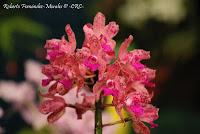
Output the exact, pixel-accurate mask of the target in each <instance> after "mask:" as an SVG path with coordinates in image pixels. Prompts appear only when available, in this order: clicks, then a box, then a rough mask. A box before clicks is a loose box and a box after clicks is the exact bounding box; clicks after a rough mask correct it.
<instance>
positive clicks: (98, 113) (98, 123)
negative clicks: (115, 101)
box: [94, 97, 102, 134]
mask: <svg viewBox="0 0 200 134" xmlns="http://www.w3.org/2000/svg"><path fill="white" fill-rule="evenodd" d="M101 107H102V99H101V97H100V99H99V101H98V102H96V103H95V129H94V134H102V109H101Z"/></svg>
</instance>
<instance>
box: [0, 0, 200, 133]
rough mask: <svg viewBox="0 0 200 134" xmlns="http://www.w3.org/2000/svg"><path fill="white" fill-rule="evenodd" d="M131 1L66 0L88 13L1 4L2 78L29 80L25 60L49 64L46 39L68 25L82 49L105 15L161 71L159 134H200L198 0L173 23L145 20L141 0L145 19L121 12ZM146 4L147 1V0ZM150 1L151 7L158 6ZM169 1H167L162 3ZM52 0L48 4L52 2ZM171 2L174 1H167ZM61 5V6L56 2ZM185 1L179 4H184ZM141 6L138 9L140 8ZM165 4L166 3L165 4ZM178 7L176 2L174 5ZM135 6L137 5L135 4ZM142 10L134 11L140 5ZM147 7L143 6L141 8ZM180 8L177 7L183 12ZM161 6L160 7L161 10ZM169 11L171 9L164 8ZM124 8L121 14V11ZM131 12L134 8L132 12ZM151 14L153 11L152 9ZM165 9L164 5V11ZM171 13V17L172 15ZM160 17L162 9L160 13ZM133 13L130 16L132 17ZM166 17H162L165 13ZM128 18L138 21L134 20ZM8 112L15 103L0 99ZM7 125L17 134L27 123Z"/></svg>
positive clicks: (14, 121)
mask: <svg viewBox="0 0 200 134" xmlns="http://www.w3.org/2000/svg"><path fill="white" fill-rule="evenodd" d="M128 1H130V0H101V1H98V0H93V1H88V0H76V1H75V0H67V1H64V0H60V1H59V2H60V3H81V4H83V5H84V8H83V9H79V10H77V9H10V10H6V9H3V7H2V5H3V3H11V2H12V3H27V4H30V3H39V2H40V3H41V4H42V3H43V1H42V0H40V1H39V0H32V1H29V0H27V1H25V0H15V1H14V0H13V1H12V0H8V1H6V0H3V1H2V0H1V9H0V65H1V66H0V79H1V80H14V81H17V82H20V81H24V80H25V78H24V66H23V65H24V62H25V61H26V60H27V59H34V60H37V61H39V62H41V63H46V60H45V51H44V49H43V46H44V44H45V40H46V39H51V38H60V37H61V36H62V35H64V34H65V32H64V27H65V25H66V24H67V23H69V24H70V25H71V26H72V29H73V30H74V32H75V34H76V39H77V41H78V47H79V48H80V47H81V43H82V42H83V39H84V33H83V31H82V27H83V25H84V24H85V23H87V22H92V20H93V17H94V16H95V14H96V13H97V12H98V11H100V12H102V13H104V14H105V16H106V18H107V22H108V21H111V20H114V21H116V22H117V23H118V24H119V26H120V31H119V33H118V35H117V36H116V37H115V40H116V41H117V42H118V44H120V42H122V41H123V40H124V39H125V38H126V37H128V35H129V34H132V35H134V38H135V40H134V41H135V43H134V45H135V48H141V49H145V50H149V51H151V59H150V60H148V61H145V63H146V64H148V65H149V66H151V67H152V68H154V69H156V70H157V76H156V80H155V81H156V84H157V86H156V88H155V97H154V99H153V102H152V103H153V104H154V105H156V106H157V107H159V108H160V111H159V115H160V117H159V119H158V120H157V121H156V123H158V124H159V127H158V128H155V129H152V133H155V134H165V133H166V134H188V133H190V134H198V133H200V129H199V120H200V114H199V113H200V99H199V94H200V89H199V83H200V78H199V77H200V64H199V59H200V44H199V42H200V38H199V35H200V33H199V32H200V21H199V16H200V14H199V9H200V8H199V1H198V0H174V1H179V2H180V1H181V2H180V3H181V4H182V6H183V9H182V11H180V12H181V13H183V14H184V17H182V18H181V19H177V18H180V16H179V15H180V14H177V16H176V15H175V17H174V16H173V17H174V18H175V19H174V20H173V17H171V18H170V17H168V19H164V20H163V19H162V17H161V18H159V16H155V15H149V16H148V15H147V14H144V15H146V16H147V17H146V18H145V16H142V14H141V10H142V11H143V8H144V7H143V6H141V5H139V4H138V2H137V1H138V0H133V1H132V5H133V8H132V12H133V14H137V13H138V14H141V16H140V15H139V16H140V17H139V18H141V17H143V20H142V19H139V20H138V18H137V17H135V18H134V17H132V16H131V14H128V13H127V11H125V9H126V8H124V9H121V8H122V7H123V6H125V5H126V4H127V3H128ZM142 1H144V2H145V3H146V2H147V1H145V0H142ZM151 1H154V2H155V1H159V0H150V1H148V4H146V6H147V7H152V4H153V2H152V3H151ZM162 1H163V0H162ZM51 2H52V1H49V0H47V1H45V3H51ZM165 2H166V3H168V2H173V0H169V1H168V0H165ZM52 3H58V2H52ZM180 3H179V4H180ZM137 4H138V5H137ZM164 4H165V3H164ZM173 5H174V4H173ZM130 6H131V5H130ZM135 6H136V7H137V8H136V9H134V7H135ZM140 6H141V7H140ZM178 6H179V5H177V7H176V6H175V9H177V10H178ZM158 7H159V6H158ZM164 7H165V5H164ZM120 9H121V10H120ZM127 10H128V9H127ZM146 10H147V12H150V11H148V10H150V9H146ZM160 10H162V7H161V9H160ZM170 10H173V9H170V8H169V9H168V10H167V12H166V14H167V13H169V14H167V15H168V16H170V15H171V12H170ZM157 12H158V13H160V12H161V11H159V10H157ZM126 15H127V17H126ZM161 16H162V15H161ZM124 18H133V19H132V21H130V20H129V21H128V20H126V19H124ZM0 104H1V106H2V107H3V109H7V108H8V107H9V104H7V103H6V102H4V101H3V100H2V99H1V101H0ZM0 121H1V126H2V127H3V128H5V129H6V130H7V129H10V127H11V126H12V130H9V131H10V133H17V132H18V131H20V130H21V129H23V127H25V126H27V124H26V123H25V122H24V121H23V119H21V118H20V115H18V113H16V114H14V115H13V116H12V117H11V118H9V120H5V119H4V118H2V119H1V120H0Z"/></svg>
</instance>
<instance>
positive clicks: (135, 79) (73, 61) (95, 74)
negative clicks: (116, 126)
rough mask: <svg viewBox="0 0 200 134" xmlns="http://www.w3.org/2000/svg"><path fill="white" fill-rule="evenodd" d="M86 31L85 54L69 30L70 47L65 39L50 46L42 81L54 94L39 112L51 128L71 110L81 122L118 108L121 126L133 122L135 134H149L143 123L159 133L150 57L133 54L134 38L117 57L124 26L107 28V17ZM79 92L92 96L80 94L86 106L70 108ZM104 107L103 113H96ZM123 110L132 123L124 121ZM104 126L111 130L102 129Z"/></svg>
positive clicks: (99, 15) (138, 51)
mask: <svg viewBox="0 0 200 134" xmlns="http://www.w3.org/2000/svg"><path fill="white" fill-rule="evenodd" d="M83 30H84V33H85V40H84V43H83V46H82V48H81V49H76V39H75V34H74V32H73V31H72V29H71V27H70V25H66V27H65V31H66V33H67V36H68V41H67V40H66V38H65V36H63V37H62V38H61V39H51V40H47V42H46V44H45V48H46V49H47V57H46V58H47V59H48V60H49V64H47V65H44V66H43V69H42V73H43V74H44V75H46V76H47V78H45V79H43V80H42V85H43V86H48V87H49V88H48V91H47V93H43V94H42V93H41V96H42V97H43V98H44V101H43V102H42V103H41V104H40V106H39V110H40V112H41V113H43V114H48V117H47V120H48V122H50V123H53V122H55V121H56V120H58V119H59V118H60V117H61V116H62V115H63V114H64V112H65V108H66V107H71V108H74V109H75V110H76V113H77V118H78V119H81V118H82V114H84V113H85V112H87V111H88V110H94V111H95V110H96V109H97V108H99V109H103V108H105V107H106V106H114V107H115V109H116V112H117V113H118V115H119V117H120V119H121V122H122V123H123V122H124V123H125V122H126V121H132V124H133V125H132V126H133V128H134V130H135V132H136V133H142V134H148V133H150V130H149V128H148V127H147V126H146V125H145V124H144V122H146V123H149V124H150V127H152V128H153V127H156V126H157V124H155V123H154V120H156V119H157V118H158V110H159V109H158V108H156V107H154V106H153V105H152V104H150V103H151V99H152V97H153V94H152V93H149V91H148V90H147V88H148V87H154V86H155V84H154V83H153V82H152V80H153V79H154V78H155V70H153V69H150V68H148V67H146V66H145V65H144V64H142V63H141V60H145V59H149V58H150V52H148V51H144V50H142V49H134V50H132V51H128V50H127V48H128V47H129V45H130V44H131V42H132V40H133V36H132V35H130V36H129V37H128V38H127V39H125V41H124V42H123V43H122V44H121V46H120V48H119V53H118V57H116V55H115V46H116V42H115V41H114V40H113V37H114V36H115V35H116V34H117V33H118V31H119V26H118V25H117V24H116V22H109V24H107V25H105V16H104V15H103V14H102V13H100V12H99V13H97V14H96V16H95V18H94V22H93V24H90V23H88V24H86V25H84V27H83ZM75 89H77V97H78V96H79V95H80V92H81V90H82V89H86V90H87V91H88V92H89V93H88V94H85V93H84V94H81V96H83V98H84V99H83V101H82V102H81V103H80V102H79V103H75V104H70V102H66V100H65V99H64V97H63V96H64V95H65V94H67V93H68V92H69V91H70V90H75ZM106 96H112V104H105V105H104V104H103V101H102V99H103V98H105V97H106ZM99 101H101V107H96V105H95V104H96V103H97V102H99ZM122 109H124V110H126V111H127V112H128V113H129V115H130V118H128V119H127V118H125V117H123V115H122V113H121V111H122ZM103 126H106V125H104V124H101V127H103Z"/></svg>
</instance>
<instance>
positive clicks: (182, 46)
mask: <svg viewBox="0 0 200 134" xmlns="http://www.w3.org/2000/svg"><path fill="white" fill-rule="evenodd" d="M195 41H196V34H195V32H194V31H187V32H180V33H174V34H172V35H170V36H169V37H168V38H167V39H166V40H165V42H164V47H163V52H164V55H165V57H166V58H168V59H172V60H177V59H181V60H186V59H189V58H191V57H192V56H193V55H194V54H195V53H196V49H195V48H196V46H195V45H196V44H195Z"/></svg>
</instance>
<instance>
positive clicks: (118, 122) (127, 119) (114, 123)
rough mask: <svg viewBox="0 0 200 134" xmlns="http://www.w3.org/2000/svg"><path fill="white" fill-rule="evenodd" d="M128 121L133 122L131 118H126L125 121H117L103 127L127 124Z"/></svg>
mask: <svg viewBox="0 0 200 134" xmlns="http://www.w3.org/2000/svg"><path fill="white" fill-rule="evenodd" d="M128 121H132V120H131V118H130V117H127V118H125V119H124V121H122V120H119V121H115V122H111V123H107V124H103V125H102V126H103V127H106V126H112V125H116V124H120V123H125V122H128Z"/></svg>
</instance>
